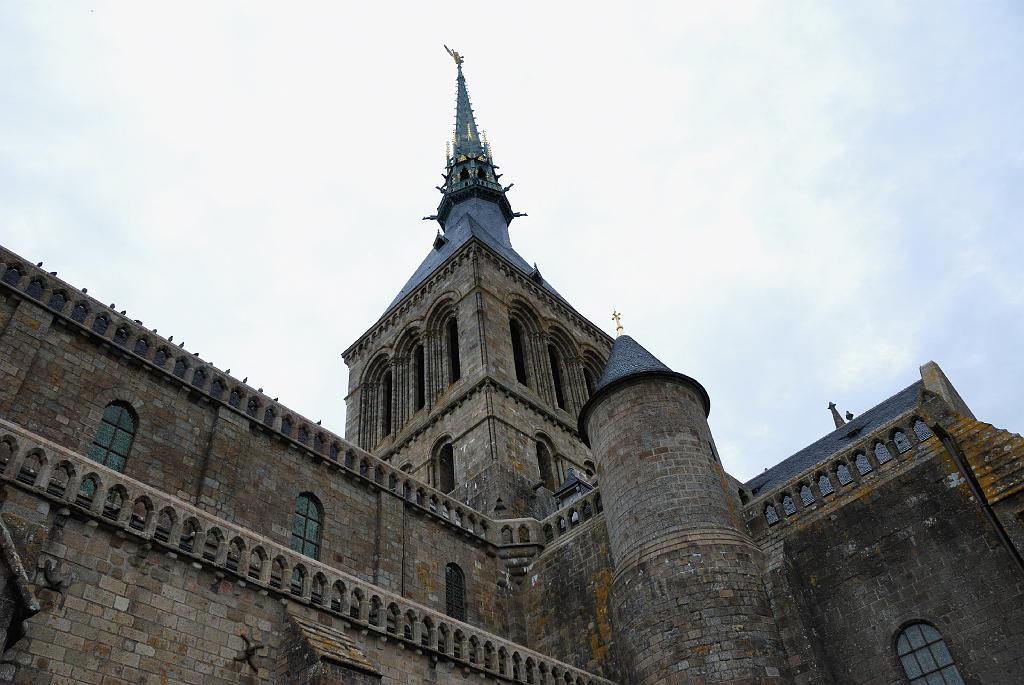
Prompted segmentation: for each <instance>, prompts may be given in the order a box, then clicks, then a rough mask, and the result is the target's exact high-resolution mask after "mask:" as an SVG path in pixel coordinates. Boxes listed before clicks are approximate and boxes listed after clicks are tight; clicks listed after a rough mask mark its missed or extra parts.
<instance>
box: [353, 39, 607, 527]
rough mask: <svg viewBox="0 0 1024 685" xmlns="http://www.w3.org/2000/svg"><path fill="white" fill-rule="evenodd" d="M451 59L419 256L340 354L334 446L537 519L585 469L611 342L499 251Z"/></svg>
mask: <svg viewBox="0 0 1024 685" xmlns="http://www.w3.org/2000/svg"><path fill="white" fill-rule="evenodd" d="M449 54H451V56H452V57H453V58H454V60H455V64H456V77H455V128H454V131H453V132H452V135H451V139H450V141H449V142H448V146H447V149H446V150H445V164H444V170H443V172H442V174H443V177H444V182H443V184H442V185H439V186H437V190H438V191H439V192H440V194H441V199H440V202H439V204H438V207H437V211H436V213H435V214H433V215H431V216H428V217H424V218H425V219H429V220H432V221H436V222H437V226H438V229H439V230H438V231H437V232H436V235H435V234H434V231H433V230H431V231H430V240H429V241H427V240H425V241H424V242H425V243H426V244H427V245H429V246H430V247H429V251H428V252H427V256H426V257H425V258H424V260H423V262H422V263H421V264H420V266H419V267H418V268H417V269H416V270H415V271H414V272H413V274H412V276H411V277H410V278H409V280H408V281H407V282H406V284H405V286H404V287H403V288H402V289H401V290H400V291H399V293H398V295H397V296H396V297H395V299H394V300H393V301H392V302H391V304H390V305H388V307H387V308H386V309H385V311H384V313H383V314H382V316H381V317H380V319H378V320H377V322H376V323H374V324H373V325H372V326H371V327H370V328H369V329H368V330H367V331H366V332H365V333H364V334H363V335H362V336H360V337H359V339H358V340H356V341H355V342H354V343H353V344H352V345H351V346H350V347H349V348H348V349H347V350H346V351H345V352H344V353H343V355H344V358H345V362H346V364H347V365H348V367H349V389H348V394H347V396H346V403H347V407H348V412H347V418H346V428H345V433H346V437H347V438H348V439H349V440H352V441H353V442H355V443H356V444H358V445H359V446H360V447H363V448H364V449H367V450H370V451H372V452H373V453H374V454H376V455H377V456H379V457H381V458H382V459H386V460H389V461H391V462H392V463H393V464H395V465H396V466H397V467H398V468H400V469H401V470H403V471H406V472H409V473H411V474H413V475H416V476H417V477H419V478H421V479H422V480H425V481H427V483H428V484H430V485H432V486H433V487H435V488H437V489H438V490H441V491H442V492H444V493H446V494H450V495H451V496H452V497H455V498H457V499H459V500H461V501H463V502H466V503H467V504H469V505H470V506H473V507H476V508H478V509H480V510H481V511H485V512H487V513H488V514H493V515H495V516H497V517H498V518H505V517H514V516H520V515H531V516H536V517H539V518H543V517H544V516H545V515H547V513H549V512H550V511H551V510H552V509H553V508H554V506H555V502H554V497H553V494H554V493H555V492H556V491H558V489H559V486H560V484H561V483H562V482H564V480H565V478H566V477H567V476H568V473H569V470H570V469H574V470H575V471H576V472H577V473H581V474H582V473H587V472H588V471H593V464H591V463H590V456H589V453H588V451H587V449H586V447H585V446H584V445H583V443H582V442H580V440H579V437H578V435H577V432H576V428H577V424H576V418H577V415H578V412H579V410H580V408H581V407H582V406H583V405H584V403H585V402H586V401H587V397H588V396H589V394H590V391H591V389H592V388H593V383H594V381H595V380H596V379H597V377H598V376H599V375H600V369H601V367H602V366H603V364H604V359H605V358H606V357H607V353H608V350H609V349H610V347H611V339H610V338H609V336H608V335H607V334H606V333H604V332H603V331H602V330H601V329H600V328H598V327H597V326H595V325H594V324H592V323H591V322H590V321H588V320H587V319H586V318H585V317H583V316H582V315H580V313H579V312H577V311H576V310H575V309H573V307H572V306H571V305H570V304H569V303H568V302H567V301H566V300H565V298H563V297H562V296H561V295H560V294H559V293H558V291H556V290H555V288H554V287H553V286H552V285H551V283H550V282H548V280H547V279H546V278H545V277H544V276H542V275H541V273H540V269H538V268H537V266H536V264H533V265H531V264H530V263H529V262H527V261H526V260H525V259H523V257H521V256H520V255H519V253H518V252H517V251H516V250H515V248H514V247H513V246H512V241H511V237H510V235H509V225H510V223H511V222H512V221H513V220H514V219H516V218H517V217H520V216H523V215H522V214H521V213H519V212H515V211H513V209H512V206H511V203H510V201H509V198H508V192H509V190H510V189H511V188H512V184H508V185H503V183H502V174H501V172H500V171H499V167H498V165H496V164H495V161H494V157H493V155H492V150H491V146H490V144H489V143H488V141H487V139H486V135H485V134H484V133H483V131H482V129H479V128H478V126H477V121H476V116H475V114H474V112H473V107H472V105H471V103H470V99H469V90H468V88H467V85H466V77H465V75H464V74H463V61H464V60H463V58H462V56H461V55H460V54H459V53H457V52H454V51H451V50H450V51H449Z"/></svg>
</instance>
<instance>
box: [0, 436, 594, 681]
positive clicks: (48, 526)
mask: <svg viewBox="0 0 1024 685" xmlns="http://www.w3.org/2000/svg"><path fill="white" fill-rule="evenodd" d="M3 429H4V435H3V436H0V437H2V444H8V445H9V444H11V442H10V441H12V440H13V441H14V442H15V443H16V445H15V447H16V449H15V450H14V451H13V452H10V453H8V455H7V456H8V458H7V460H6V461H4V462H3V463H0V481H2V482H0V503H2V505H0V516H2V517H3V520H4V524H5V525H6V527H7V528H8V529H9V530H10V531H11V534H12V536H13V537H14V541H15V546H16V548H17V550H18V553H19V555H20V557H21V558H22V560H23V561H24V563H25V565H26V567H28V568H29V569H30V573H31V576H32V583H31V585H30V589H31V590H32V591H33V592H34V593H35V594H36V596H37V597H39V599H40V603H41V605H42V610H41V611H40V612H39V613H38V614H36V615H35V616H33V617H32V618H31V619H29V621H28V622H27V624H26V628H27V633H26V637H25V638H24V640H23V641H22V642H19V643H18V645H16V646H15V648H14V650H13V651H12V653H11V655H10V658H12V659H13V663H14V664H15V665H16V667H17V674H16V678H15V681H16V682H19V683H40V684H44V683H45V684H51V683H98V684H119V683H125V684H126V683H154V684H155V683H161V684H164V683H210V684H212V685H220V684H221V683H271V682H279V683H290V682H294V681H293V680H292V679H291V678H290V677H289V676H287V675H285V676H281V677H276V678H275V676H274V674H275V673H277V672H278V669H279V667H280V665H281V664H282V660H283V659H285V660H286V659H287V658H288V657H289V655H290V654H291V650H292V649H293V648H294V647H295V645H294V644H288V645H283V644H282V640H283V639H284V636H286V635H289V634H290V633H289V631H288V629H287V626H286V622H285V620H284V619H285V612H293V613H294V612H298V613H300V614H301V615H303V616H305V617H306V618H307V619H311V620H313V621H315V622H317V623H319V624H322V625H324V626H327V627H330V628H331V629H332V630H335V631H342V632H343V633H345V634H346V635H347V636H348V637H349V638H350V640H351V641H352V642H353V643H354V644H355V646H356V647H357V648H358V649H359V650H361V652H362V654H363V655H364V656H365V657H366V658H367V659H368V660H369V662H370V665H371V666H372V667H373V668H374V669H376V670H377V671H379V672H380V673H382V674H383V681H382V682H383V683H385V684H387V685H392V684H397V683H403V684H404V683H416V684H419V683H450V682H453V681H461V680H463V679H467V678H472V680H473V682H477V681H479V680H481V677H482V679H483V681H484V682H497V681H499V680H501V681H504V680H508V679H516V680H521V679H523V678H525V677H526V674H527V673H529V674H530V677H531V678H533V679H535V682H541V680H540V677H541V676H540V674H541V673H548V674H550V675H551V676H556V675H557V676H558V677H553V679H552V680H551V681H549V682H553V683H556V684H557V685H564V682H571V683H575V684H577V685H578V684H579V683H587V684H588V685H593V684H595V683H603V684H604V685H607V681H603V680H601V679H600V678H597V677H595V676H592V675H589V674H587V673H585V672H582V671H580V670H578V669H574V668H572V667H571V666H569V665H566V664H564V663H561V662H559V661H557V660H554V659H551V658H549V657H546V656H542V655H540V654H538V653H537V652H534V651H531V650H529V649H527V648H525V647H520V646H518V645H516V644H514V643H511V642H509V641H507V640H504V639H502V638H501V637H499V636H496V635H494V634H492V633H487V632H486V631H481V630H479V629H478V628H476V627H474V626H472V625H470V624H466V623H462V622H459V621H455V620H453V619H450V618H449V617H446V616H445V615H444V614H443V613H441V612H438V611H436V610H433V609H431V608H430V607H428V606H426V605H423V604H419V603H416V602H415V601H414V600H410V599H408V598H407V597H403V596H401V595H399V594H398V593H394V592H388V591H386V590H383V589H378V588H377V587H375V586H373V585H371V584H368V583H362V582H359V581H358V579H356V578H354V577H352V576H345V575H344V574H340V573H338V572H337V571H335V570H334V569H333V568H332V567H330V566H327V565H324V564H320V563H318V562H315V561H313V560H310V559H308V558H306V557H303V556H302V555H299V554H296V553H293V552H291V551H289V550H287V548H285V547H282V546H280V545H276V544H275V543H273V542H271V541H269V540H267V539H266V538H264V537H262V536H259V535H257V534H255V533H252V532H251V531H246V530H244V529H241V528H238V527H236V526H234V525H232V524H230V523H229V522H227V521H224V520H223V519H218V518H216V517H214V516H212V515H210V514H207V513H205V512H201V511H200V510H199V509H197V508H195V507H191V506H190V505H188V504H187V503H184V502H182V501H177V502H174V501H173V500H171V499H165V498H164V496H163V495H162V494H161V493H159V491H157V490H154V489H152V488H148V487H147V486H145V485H143V484H141V483H139V482H137V481H133V480H132V479H130V478H128V477H125V476H122V475H120V474H116V473H115V472H113V471H110V470H109V469H105V468H103V467H95V468H96V471H97V473H99V474H100V476H101V477H102V479H103V480H102V483H101V484H100V485H99V486H98V487H97V490H96V491H95V493H94V495H88V494H87V495H85V496H84V498H83V495H82V491H80V490H79V489H78V487H77V480H74V481H73V482H72V483H71V484H69V485H68V486H67V487H63V486H60V481H59V480H54V479H53V474H54V473H55V472H54V471H52V470H50V468H49V467H50V466H51V465H54V464H55V463H57V461H58V459H59V460H62V462H61V463H69V464H70V465H71V466H72V467H73V470H74V472H75V473H77V474H82V473H83V471H86V470H88V469H89V468H90V462H89V461H88V460H87V459H85V458H84V457H81V456H79V455H74V454H72V453H70V452H67V451H66V450H62V449H61V448H60V447H58V446H56V445H53V444H51V443H49V442H46V441H44V440H43V439H42V438H38V437H34V436H32V435H31V434H29V433H26V432H24V431H23V430H21V429H17V428H14V427H13V426H12V424H8V423H5V424H4V426H3ZM36 455H38V456H40V457H42V458H43V460H42V463H43V467H42V468H41V469H39V470H34V471H28V472H27V471H26V470H25V468H26V464H27V463H28V460H29V459H30V458H33V457H34V456H36ZM26 474H28V475H26ZM80 477H81V476H80V475H78V476H75V478H76V479H77V478H80ZM55 484H56V485H57V486H60V487H55ZM118 492H120V493H123V499H121V500H114V499H111V497H112V496H113V495H114V494H115V493H118ZM132 502H134V503H136V505H138V503H140V502H149V503H153V504H155V508H154V509H159V508H160V507H162V506H164V504H167V503H170V506H171V507H172V508H174V509H175V511H176V512H177V514H178V520H184V518H185V517H186V515H191V516H193V517H195V518H196V519H197V520H198V522H199V530H200V534H199V536H198V538H197V539H196V541H195V542H194V544H190V545H188V546H187V547H186V546H185V543H184V537H182V538H181V541H180V542H179V534H180V531H178V530H177V529H175V530H174V531H172V534H171V536H170V537H169V539H162V538H161V537H160V535H159V531H158V530H156V529H155V527H154V524H155V522H154V510H149V512H148V513H145V514H143V515H142V516H140V517H136V516H134V513H135V512H138V511H139V510H138V508H137V506H136V507H132V506H131V503H132ZM189 512H191V514H189ZM218 531H225V532H226V533H227V537H226V538H223V537H215V536H218V535H219V532H218ZM204 538H205V540H211V539H216V540H220V542H218V544H217V545H215V547H214V549H213V551H212V552H211V553H210V554H209V555H207V550H208V549H209V548H208V546H207V545H206V544H204V541H203V540H204ZM227 539H234V540H238V541H240V542H241V544H242V549H243V550H245V551H246V555H248V554H249V553H250V552H251V553H252V554H255V553H256V551H257V550H259V549H264V550H266V551H267V552H268V553H269V557H268V558H271V559H273V560H274V564H273V567H272V566H271V565H270V564H269V563H268V564H265V565H263V566H262V567H261V570H260V571H259V572H257V573H255V575H254V573H253V571H252V569H251V567H250V557H249V556H245V555H243V556H242V557H241V558H237V557H235V561H234V562H233V561H232V557H231V550H230V548H229V546H228V544H227ZM420 555H421V556H423V557H425V556H426V555H427V552H426V551H425V550H421V551H420ZM278 563H280V564H281V566H280V568H281V574H280V575H279V576H276V580H275V575H274V571H273V568H277V567H278ZM233 564H234V565H233ZM292 569H295V570H296V573H298V574H299V575H298V578H300V580H299V581H295V580H294V578H296V576H294V575H293V574H292V573H291V570H292ZM467 575H468V574H467ZM336 578H337V580H336ZM296 583H298V584H296ZM243 635H244V636H245V638H246V639H248V640H249V641H251V642H253V643H257V644H260V645H262V647H261V648H260V649H258V650H257V654H256V658H255V660H254V663H255V665H256V667H257V671H255V672H254V671H252V670H251V669H250V667H249V666H247V665H246V663H245V659H244V656H245V655H244V647H245V645H244V643H245V640H243V638H242V636H243ZM321 647H322V645H321ZM329 648H330V645H328V649H329ZM325 671H326V672H329V673H330V674H332V675H331V677H336V676H337V677H340V674H342V675H343V669H342V670H339V669H337V668H329V669H325ZM563 675H564V676H568V677H569V678H570V680H568V681H564V682H563V680H560V679H559V678H563ZM322 682H331V681H322ZM341 682H346V681H345V680H342V681H341ZM356 682H358V681H356Z"/></svg>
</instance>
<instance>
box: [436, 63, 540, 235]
mask: <svg viewBox="0 0 1024 685" xmlns="http://www.w3.org/2000/svg"><path fill="white" fill-rule="evenodd" d="M444 49H445V50H447V51H448V54H449V55H451V56H452V59H453V60H455V66H456V69H457V70H458V75H457V77H456V80H455V84H456V94H455V131H454V133H453V135H452V140H451V148H449V149H446V150H445V153H446V159H445V174H444V176H445V184H444V186H438V190H440V191H441V193H442V195H444V197H443V198H442V199H441V204H440V205H438V208H437V214H436V215H435V216H432V217H427V218H431V219H437V221H438V223H440V224H441V228H442V229H444V226H445V222H446V221H447V220H448V215H449V214H450V213H451V211H452V208H453V207H455V205H457V204H459V203H460V202H462V201H463V200H467V199H470V198H480V199H484V200H489V201H491V202H493V203H495V204H496V205H498V207H499V208H500V210H501V214H502V215H503V216H504V218H505V223H506V224H507V223H509V222H511V221H512V219H513V218H515V217H517V216H525V215H524V214H518V213H516V212H513V211H512V207H511V205H509V202H508V198H506V197H505V191H506V190H508V189H509V188H511V187H512V186H511V185H509V186H507V187H505V188H503V187H502V186H501V184H500V183H499V182H498V180H499V179H500V178H501V174H499V173H497V168H498V167H497V166H495V165H494V161H493V160H492V159H491V151H490V145H488V144H487V142H486V141H485V140H481V136H480V132H479V130H478V129H477V125H476V117H475V116H474V115H473V105H472V104H471V103H470V101H469V90H468V89H467V88H466V77H465V76H464V75H463V73H462V63H463V62H464V61H465V60H464V59H463V57H462V55H460V54H459V53H458V52H456V51H455V50H452V49H451V48H449V47H448V46H447V45H446V46H444Z"/></svg>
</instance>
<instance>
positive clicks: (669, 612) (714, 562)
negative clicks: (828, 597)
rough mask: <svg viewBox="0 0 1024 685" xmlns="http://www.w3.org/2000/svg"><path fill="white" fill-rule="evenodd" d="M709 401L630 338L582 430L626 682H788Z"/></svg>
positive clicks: (584, 415)
mask: <svg viewBox="0 0 1024 685" xmlns="http://www.w3.org/2000/svg"><path fill="white" fill-rule="evenodd" d="M709 411H710V400H709V398H708V394H707V392H706V391H705V390H704V388H703V387H702V386H701V384H700V383H698V382H697V381H695V380H694V379H692V378H690V377H688V376H684V375H683V374H680V373H675V372H673V371H672V370H671V369H669V368H668V367H667V366H665V365H664V364H663V363H661V362H660V361H658V360H657V359H656V358H655V357H654V356H653V355H652V354H651V353H650V352H648V351H647V350H645V349H644V348H643V347H642V346H640V344H639V343H637V342H636V341H635V340H633V339H632V338H630V337H629V336H620V337H619V338H617V339H616V341H615V345H614V346H613V347H612V353H611V356H610V357H609V360H608V364H607V365H606V367H605V369H604V373H603V374H602V376H601V379H600V381H599V382H598V384H597V387H596V389H595V391H594V394H593V397H592V398H591V399H590V401H589V402H588V403H587V404H586V406H585V407H584V408H583V410H582V412H581V413H580V419H579V428H580V434H581V435H582V436H583V439H584V440H585V441H586V442H587V443H588V444H589V445H590V446H591V450H592V453H593V456H594V458H595V461H596V464H597V473H598V480H599V482H600V484H601V491H602V499H603V502H604V506H605V523H606V525H607V528H608V537H609V542H610V548H611V553H612V558H613V561H614V564H615V572H614V576H613V581H612V591H611V596H610V601H609V605H610V608H611V613H612V625H613V628H614V629H615V631H616V633H617V635H616V639H615V642H616V643H617V644H618V646H619V651H620V657H621V660H622V664H623V668H624V671H625V676H626V677H625V680H626V682H629V683H638V684H640V685H654V684H661V683H666V684H667V683H686V682H708V683H711V682H715V683H774V682H783V676H782V673H781V671H782V669H783V668H784V664H783V657H782V656H781V643H780V640H779V637H778V631H777V629H776V627H775V622H774V619H773V618H772V613H771V609H770V607H769V604H768V599H767V596H766V594H765V591H764V585H763V582H762V578H761V573H762V566H761V555H760V552H759V550H758V549H757V548H756V547H754V545H753V543H752V542H751V540H750V539H749V537H748V536H747V535H746V533H745V532H744V528H743V525H742V524H741V522H740V520H739V515H738V511H737V510H736V505H735V500H734V498H733V497H732V496H731V495H730V494H729V488H728V487H727V483H728V480H727V477H726V475H725V472H724V471H723V470H722V466H721V464H720V463H719V461H718V457H717V452H716V450H715V447H714V443H713V438H712V436H711V429H710V428H709V427H708V422H707V417H708V413H709Z"/></svg>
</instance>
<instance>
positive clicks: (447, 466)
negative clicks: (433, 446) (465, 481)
mask: <svg viewBox="0 0 1024 685" xmlns="http://www.w3.org/2000/svg"><path fill="white" fill-rule="evenodd" d="M437 489H438V490H440V491H441V492H443V493H445V494H448V493H449V492H451V491H452V490H454V489H455V450H453V449H452V444H451V443H450V442H448V443H445V444H444V445H443V446H442V447H441V449H440V450H438V453H437Z"/></svg>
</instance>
